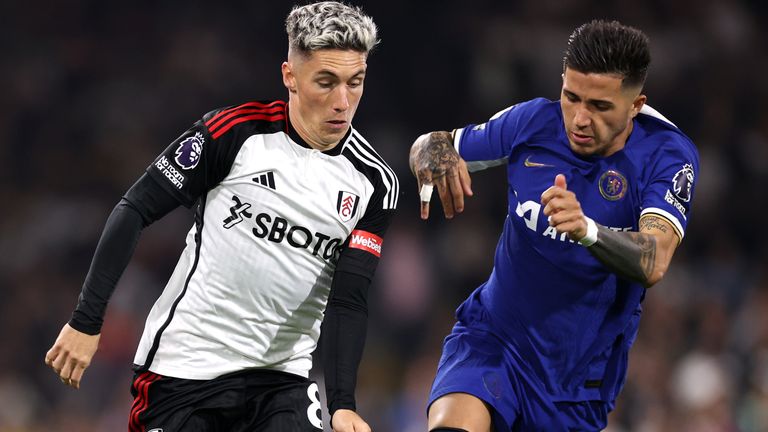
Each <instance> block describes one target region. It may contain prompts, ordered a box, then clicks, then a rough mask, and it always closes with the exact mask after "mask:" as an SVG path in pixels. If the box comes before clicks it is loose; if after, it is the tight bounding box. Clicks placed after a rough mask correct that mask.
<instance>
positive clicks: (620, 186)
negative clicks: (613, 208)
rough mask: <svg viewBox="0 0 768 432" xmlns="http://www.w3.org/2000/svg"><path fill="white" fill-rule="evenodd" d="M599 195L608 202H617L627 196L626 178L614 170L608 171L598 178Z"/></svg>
mask: <svg viewBox="0 0 768 432" xmlns="http://www.w3.org/2000/svg"><path fill="white" fill-rule="evenodd" d="M598 186H599V188H600V195H602V196H603V198H605V199H607V200H608V201H618V200H620V199H622V198H624V195H626V194H627V178H626V177H624V175H623V174H622V173H620V172H618V171H616V170H608V171H606V172H604V173H603V175H602V176H600V182H599V184H598Z"/></svg>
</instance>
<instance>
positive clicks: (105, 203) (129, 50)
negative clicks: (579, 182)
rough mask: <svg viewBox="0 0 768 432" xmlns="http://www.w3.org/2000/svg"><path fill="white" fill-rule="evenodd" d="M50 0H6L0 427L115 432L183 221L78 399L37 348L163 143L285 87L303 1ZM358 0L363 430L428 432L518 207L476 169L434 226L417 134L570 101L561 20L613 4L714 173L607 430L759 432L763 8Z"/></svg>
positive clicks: (158, 235)
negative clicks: (387, 206)
mask: <svg viewBox="0 0 768 432" xmlns="http://www.w3.org/2000/svg"><path fill="white" fill-rule="evenodd" d="M50 3H51V4H49V5H40V4H38V3H36V2H3V3H2V5H0V16H2V22H3V24H2V25H1V26H0V48H2V52H3V53H4V55H3V58H2V60H0V61H2V67H1V68H0V88H2V92H1V94H2V97H0V203H2V204H1V205H2V212H1V213H0V214H1V216H0V299H1V300H2V301H0V332H1V333H0V334H1V336H2V339H1V340H2V349H1V350H0V432H33V431H34V432H37V431H77V432H80V431H82V432H88V431H119V430H125V429H126V421H127V416H128V411H129V409H130V404H131V397H130V394H129V386H130V381H131V379H132V372H131V370H130V366H131V363H132V360H133V354H134V350H135V348H136V344H137V341H138V337H139V334H140V332H141V330H142V328H143V324H144V318H145V316H146V314H147V312H148V310H149V308H150V307H151V305H152V303H153V302H154V300H155V298H156V297H157V296H158V294H159V293H160V291H161V290H162V288H163V286H164V284H165V281H166V279H167V278H168V276H169V275H170V273H171V271H172V269H173V267H174V265H175V261H176V259H177V257H178V254H179V252H180V251H181V249H182V247H183V238H184V234H185V233H186V231H187V230H188V229H189V228H190V226H191V224H192V214H191V212H190V211H188V210H186V209H178V210H175V211H174V212H173V213H171V214H170V215H168V216H167V217H166V218H165V219H163V220H161V221H160V222H157V223H156V224H154V225H152V226H150V227H149V228H147V229H146V230H145V232H144V234H143V236H142V238H141V241H140V243H139V247H138V249H137V251H136V254H135V256H134V258H133V260H132V261H131V264H130V265H129V267H128V268H127V270H126V272H125V274H124V275H123V277H122V279H121V281H120V283H119V285H118V287H117V290H116V291H115V294H114V296H113V298H112V301H111V303H110V307H109V310H108V313H107V317H106V324H105V326H104V329H103V334H102V338H101V346H100V350H99V352H98V353H97V355H96V357H95V361H94V363H93V364H92V366H91V367H90V368H89V369H88V371H87V373H86V376H85V378H84V381H83V385H82V388H81V389H80V390H79V391H75V390H72V389H70V388H68V387H65V386H63V385H62V384H61V382H60V381H59V380H58V379H57V377H56V376H55V375H54V374H53V373H52V372H51V371H50V370H49V369H48V368H47V367H46V366H45V365H44V363H43V358H44V355H45V352H46V350H47V349H48V348H49V347H50V345H51V344H52V342H53V341H54V340H55V338H56V335H57V334H58V332H59V330H60V328H61V326H62V325H63V324H64V323H65V322H66V321H67V320H68V319H69V317H70V314H71V311H72V309H73V308H74V306H75V303H76V301H77V295H78V293H79V291H80V288H81V284H82V281H83V279H84V276H85V274H86V272H87V270H88V266H89V264H90V258H91V255H92V253H93V251H94V248H95V246H96V242H97V240H98V238H99V235H100V233H101V230H102V228H103V224H104V222H105V220H106V218H107V216H108V214H109V213H110V211H111V209H112V207H113V206H114V205H115V204H116V203H117V201H118V200H119V199H120V196H121V195H122V193H123V192H124V191H125V190H126V189H127V188H128V187H130V185H131V184H132V183H133V181H135V179H137V178H138V177H139V175H140V174H141V173H142V172H143V170H144V169H145V168H146V167H147V166H148V165H149V163H150V162H151V161H152V160H153V159H154V157H155V155H157V154H158V153H160V151H162V149H164V148H165V147H166V146H167V145H168V144H169V143H170V142H171V141H172V140H173V139H174V138H175V137H176V136H178V135H179V134H180V133H181V132H182V131H184V130H185V129H186V128H187V127H188V126H189V125H191V124H192V123H193V122H194V121H195V120H197V119H198V118H200V116H202V114H204V113H205V112H207V111H209V110H211V109H213V108H216V107H221V106H226V105H233V104H239V103H242V102H245V101H248V100H257V99H276V98H281V99H282V98H285V97H286V91H285V89H284V88H283V87H282V83H281V80H280V69H279V68H280V63H281V62H282V61H283V59H284V57H285V53H286V49H287V47H286V37H285V33H284V30H283V20H284V18H285V16H286V15H287V13H288V11H289V10H290V6H291V3H290V2H257V1H249V2H246V1H234V2H215V3H214V2H198V1H188V2H176V1H168V2H149V1H138V2H99V1H88V0H65V1H61V2H55V3H54V2H50ZM352 3H354V4H359V5H362V6H363V7H364V9H365V10H366V12H368V13H369V14H371V15H372V16H373V17H374V19H375V20H376V22H377V24H378V25H379V27H380V29H381V33H380V37H381V39H382V42H381V44H380V46H379V47H378V48H377V49H376V51H375V52H374V53H373V54H372V56H371V58H370V59H369V73H368V77H367V79H366V90H365V96H364V97H363V100H362V103H361V105H360V109H359V110H358V114H357V117H356V118H355V126H356V127H357V128H358V129H359V130H361V131H362V133H363V134H364V135H365V136H366V137H367V138H368V139H369V141H370V142H371V143H372V144H373V145H374V146H375V147H377V148H378V150H379V152H380V153H381V154H382V155H383V156H384V157H385V159H386V160H388V161H389V162H390V165H392V167H393V168H394V169H395V170H396V171H397V172H398V174H399V176H400V181H401V186H402V187H401V190H402V191H403V195H402V196H401V198H400V209H399V213H398V216H397V217H396V219H395V221H394V223H393V225H392V227H391V229H390V232H389V234H388V236H387V239H386V244H385V246H384V253H383V255H382V261H381V265H380V267H379V271H378V273H377V278H376V281H375V283H374V286H373V290H372V294H371V299H370V314H369V316H370V320H369V323H370V327H369V332H368V343H367V346H366V351H365V356H364V359H363V362H362V365H361V369H360V376H359V381H358V382H359V383H358V407H359V410H360V411H361V413H362V415H363V417H364V418H366V419H367V420H368V421H369V422H370V424H371V425H372V426H373V429H374V430H375V431H381V432H389V431H396V432H421V431H425V430H426V415H425V400H426V397H427V393H428V390H429V385H430V383H431V380H432V377H433V376H434V370H435V366H436V364H437V360H438V358H439V355H440V346H441V341H442V338H443V337H444V336H445V335H446V334H447V332H448V331H449V329H450V327H451V325H452V323H453V311H454V310H455V308H456V307H457V306H458V304H459V303H460V302H461V301H462V299H463V298H464V297H465V296H466V295H467V294H469V293H470V292H471V291H472V290H473V289H474V288H475V287H476V286H477V285H478V284H480V283H481V282H483V281H484V279H485V278H486V277H487V275H488V273H489V271H490V269H491V266H492V258H493V252H494V248H495V244H496V240H497V238H498V235H499V233H500V231H501V227H502V222H503V219H504V215H505V213H506V201H505V199H506V191H505V190H506V184H505V174H504V170H503V168H497V169H494V170H488V171H487V172H480V173H477V174H475V175H474V177H473V181H474V182H473V186H474V187H473V188H474V190H475V197H473V198H471V199H470V201H469V202H468V205H467V210H466V211H465V213H464V214H462V215H460V217H458V218H457V219H455V220H452V221H445V220H444V218H443V217H442V214H441V213H440V212H439V211H438V208H437V207H433V212H432V217H431V219H430V220H429V221H426V222H424V221H421V220H420V219H419V217H418V207H417V205H418V198H417V196H418V195H417V193H416V185H415V181H414V180H413V178H412V176H411V174H410V172H409V170H408V166H407V154H408V149H409V146H410V144H411V143H412V141H413V139H414V138H415V137H416V136H418V135H419V134H421V133H424V132H427V131H430V130H435V129H451V128H454V127H461V126H463V125H464V124H466V123H470V122H471V123H479V122H483V121H485V120H486V119H487V118H488V117H490V116H491V115H493V114H494V113H495V112H497V111H499V110H501V109H503V108H505V107H507V106H509V105H511V104H513V103H516V102H519V101H522V100H526V99H529V98H532V97H537V96H544V97H549V98H551V99H555V98H558V97H559V89H560V73H561V61H562V53H563V50H564V49H565V44H566V41H567V38H568V35H569V34H570V32H571V31H572V30H573V28H575V27H576V26H577V25H579V24H581V23H583V22H585V21H587V20H590V19H592V18H615V19H619V20H620V21H622V22H624V23H626V24H630V25H634V26H637V27H639V28H641V29H643V30H644V31H646V33H647V34H648V35H649V36H650V38H651V48H652V54H653V62H652V65H651V71H650V76H649V79H648V82H647V85H646V92H645V93H646V94H647V95H648V103H649V104H650V105H651V106H653V107H654V108H656V109H658V110H659V111H660V112H662V113H663V114H664V115H665V116H666V117H668V118H669V119H670V120H672V121H673V122H675V123H676V124H677V125H678V126H680V127H681V129H682V130H683V131H684V132H686V133H687V134H688V135H689V136H690V137H691V138H692V139H693V141H694V142H695V143H696V144H697V146H698V148H699V151H700V155H701V173H700V178H698V179H697V183H696V196H695V199H694V207H693V211H692V218H691V221H690V224H689V227H688V230H687V232H686V236H685V240H684V241H683V243H682V245H681V247H680V248H679V249H678V251H677V253H676V256H675V257H674V259H673V262H672V266H671V269H670V271H669V272H668V274H667V275H666V277H665V279H664V280H663V281H662V282H661V283H660V284H658V285H657V286H655V287H653V288H652V289H651V290H650V291H649V292H648V294H647V296H646V299H645V302H644V304H643V305H644V317H643V319H642V323H641V329H640V334H639V336H638V339H637V342H636V343H635V346H634V348H633V349H632V352H631V357H630V368H629V375H628V379H627V384H626V387H625V390H624V391H623V393H622V395H621V397H620V399H619V400H618V401H617V407H616V410H615V411H614V412H613V413H612V414H611V417H610V426H609V430H610V431H611V432H625V431H633V432H634V431H641V432H654V431H683V432H687V431H691V432H694V431H695V432H709V431H712V432H730V431H743V432H749V431H768V254H767V253H766V252H767V250H766V240H768V236H766V234H765V231H764V230H763V228H762V222H763V221H762V219H760V218H761V217H762V216H763V215H765V211H766V210H767V209H768V208H767V207H768V206H766V205H765V201H764V200H765V197H766V196H767V195H766V193H765V192H764V191H763V192H760V191H761V190H762V187H761V186H760V185H761V184H763V182H766V183H768V106H766V105H765V104H764V103H763V102H764V101H765V100H768V80H766V79H765V78H764V75H765V71H766V70H768V27H766V26H765V25H764V24H765V23H766V22H768V11H767V10H766V6H765V5H764V4H763V3H762V2H759V1H757V0H752V1H746V0H744V1H735V0H697V1H693V0H680V1H674V2H666V1H659V0H648V1H644V2H637V1H632V0H616V1H601V0H583V1H577V0H565V1H560V0H520V1H500V0H498V1H491V0H473V1H472V2H467V1H463V0H455V1H441V2H438V1H424V2H412V3H411V2H406V1H404V0H391V1H386V2H383V1H379V2H373V1H368V2H363V1H352ZM760 196H763V198H760ZM433 204H434V203H433ZM317 369H318V370H319V368H317ZM313 376H315V377H316V378H317V379H320V380H321V377H320V376H319V374H317V373H315V374H314V375H313ZM321 381H322V380H321Z"/></svg>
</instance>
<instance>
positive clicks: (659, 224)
mask: <svg viewBox="0 0 768 432" xmlns="http://www.w3.org/2000/svg"><path fill="white" fill-rule="evenodd" d="M678 242H679V239H678V237H677V234H675V232H674V230H673V229H672V227H671V226H670V224H669V222H668V221H667V220H665V219H663V218H661V217H659V216H655V215H646V216H644V217H643V218H641V219H640V231H639V232H616V231H612V230H610V229H608V228H606V227H603V226H598V234H597V242H595V244H593V245H592V246H590V247H589V248H588V250H589V252H590V253H592V255H594V256H595V257H596V258H597V259H599V260H600V262H602V263H603V264H605V265H606V266H607V267H608V268H609V269H611V270H612V271H613V272H615V273H616V274H618V275H619V276H621V277H624V278H626V279H631V280H634V281H637V282H640V283H642V284H643V285H644V286H645V287H646V288H650V287H651V286H652V285H654V284H656V283H657V282H658V281H660V280H661V278H662V277H664V273H666V271H667V268H669V263H670V261H671V260H672V255H673V254H674V252H675V249H676V248H677V245H678Z"/></svg>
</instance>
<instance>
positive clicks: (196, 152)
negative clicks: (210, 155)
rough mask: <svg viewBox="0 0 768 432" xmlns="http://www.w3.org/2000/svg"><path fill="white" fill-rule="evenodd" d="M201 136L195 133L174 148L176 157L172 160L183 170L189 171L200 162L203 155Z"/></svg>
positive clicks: (202, 139)
mask: <svg viewBox="0 0 768 432" xmlns="http://www.w3.org/2000/svg"><path fill="white" fill-rule="evenodd" d="M204 140H205V139H204V138H203V134H201V133H200V132H197V133H196V134H195V135H194V136H191V137H188V138H186V139H184V140H183V141H181V142H180V143H179V147H177V148H176V157H175V158H174V160H175V161H176V163H177V164H179V166H180V167H181V169H184V170H190V169H192V168H194V167H196V166H197V163H198V162H200V155H202V153H203V141H204Z"/></svg>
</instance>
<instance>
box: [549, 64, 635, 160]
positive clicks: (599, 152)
mask: <svg viewBox="0 0 768 432" xmlns="http://www.w3.org/2000/svg"><path fill="white" fill-rule="evenodd" d="M639 93H640V88H639V87H622V86H621V76H619V75H616V74H597V73H588V74H585V73H581V72H578V71H575V70H572V69H569V68H566V69H565V73H563V88H562V91H561V93H560V107H561V108H562V110H563V122H564V123H565V132H566V133H567V134H568V142H569V143H570V145H571V150H573V152H574V153H576V154H578V155H581V156H593V155H594V156H603V157H605V156H610V155H611V154H613V153H615V152H617V151H619V150H621V149H622V148H624V144H625V143H626V142H627V138H628V137H629V134H630V133H631V132H632V119H633V118H634V117H635V116H636V115H637V113H638V112H640V109H641V108H642V107H643V104H644V103H645V100H646V97H645V96H644V95H641V94H639Z"/></svg>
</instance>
